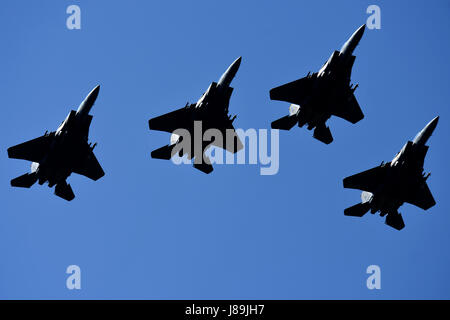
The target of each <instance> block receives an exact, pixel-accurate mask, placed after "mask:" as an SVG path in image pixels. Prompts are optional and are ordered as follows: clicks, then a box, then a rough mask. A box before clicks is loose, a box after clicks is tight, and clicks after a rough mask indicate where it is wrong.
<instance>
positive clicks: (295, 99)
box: [270, 25, 365, 144]
mask: <svg viewBox="0 0 450 320" xmlns="http://www.w3.org/2000/svg"><path fill="white" fill-rule="evenodd" d="M364 29H365V25H362V26H361V27H360V28H359V29H358V30H356V32H355V33H354V34H353V35H352V36H351V37H350V39H349V40H348V41H347V42H346V43H345V44H344V45H343V46H342V48H341V50H340V51H334V52H333V54H332V55H331V57H330V58H329V59H328V61H327V62H325V64H324V65H323V67H322V68H321V69H320V70H319V72H316V73H313V74H310V73H308V75H307V76H306V77H305V78H302V79H299V80H296V81H293V82H290V83H287V84H285V85H282V86H280V87H276V88H274V89H272V90H270V99H272V100H280V101H286V102H290V103H292V105H291V107H290V108H289V115H287V116H285V117H283V118H281V119H278V120H276V121H274V122H272V128H273V129H283V130H290V129H291V128H292V127H293V126H294V125H296V124H298V126H299V127H303V126H304V125H305V124H306V125H307V128H308V130H312V129H314V128H315V129H314V138H316V139H318V140H320V141H322V142H323V143H326V144H329V143H331V142H332V141H333V136H332V134H331V131H330V128H329V127H327V126H326V124H325V123H326V121H327V120H328V119H329V118H330V117H331V116H337V117H340V118H343V119H345V120H347V121H350V122H351V123H353V124H354V123H357V122H358V121H360V120H361V119H363V118H364V114H363V113H362V111H361V108H360V106H359V104H358V102H357V101H356V98H355V95H354V92H355V90H356V88H357V87H358V85H356V86H353V85H352V84H351V83H350V81H351V80H350V78H351V73H352V67H353V63H354V62H355V56H354V55H353V51H354V50H355V48H356V46H357V45H358V43H359V41H360V40H361V38H362V36H363V34H364Z"/></svg>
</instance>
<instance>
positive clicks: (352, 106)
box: [332, 93, 364, 124]
mask: <svg viewBox="0 0 450 320" xmlns="http://www.w3.org/2000/svg"><path fill="white" fill-rule="evenodd" d="M332 114H333V115H335V116H336V117H339V118H342V119H344V120H347V121H349V122H351V123H353V124H355V123H357V122H358V121H360V120H362V119H363V118H364V114H363V112H362V111H361V107H360V106H359V103H358V101H357V100H356V97H355V95H354V94H353V93H351V94H350V97H349V98H348V100H347V101H343V102H341V103H340V104H338V105H337V107H336V108H335V110H333V111H332Z"/></svg>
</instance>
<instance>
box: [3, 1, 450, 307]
mask: <svg viewBox="0 0 450 320" xmlns="http://www.w3.org/2000/svg"><path fill="white" fill-rule="evenodd" d="M71 4H78V5H79V6H80V7H81V11H82V29H81V30H73V31H70V30H68V29H67V28H66V18H67V16H68V15H67V14H66V8H67V7H68V6H69V5H71ZM370 4H378V5H379V6H380V7H381V14H382V17H381V18H382V21H381V23H382V29H381V30H366V33H365V35H364V37H363V39H362V40H361V43H360V45H359V47H358V48H357V50H356V52H355V53H356V55H357V59H356V62H355V66H354V70H353V82H354V83H359V84H360V87H359V88H358V89H357V91H356V96H357V99H358V101H359V103H360V105H361V107H362V109H363V111H364V113H365V116H366V117H365V118H364V120H362V121H361V122H359V123H358V124H356V125H351V124H350V123H348V122H346V121H344V120H342V119H338V118H332V119H331V120H330V121H329V124H330V126H331V128H332V131H333V135H334V138H335V141H334V142H333V143H332V144H331V145H329V146H326V145H324V144H322V143H320V142H318V141H317V140H315V139H313V138H312V137H311V133H310V132H307V131H306V130H305V129H296V128H294V129H293V130H291V131H290V132H280V148H281V149H280V170H279V173H278V174H277V175H275V176H260V175H259V167H258V166H256V165H247V166H245V165H241V166H225V165H222V166H216V167H215V171H214V172H213V173H212V174H211V175H204V174H203V173H201V172H199V171H197V170H194V169H193V168H192V167H190V166H175V165H173V164H172V163H171V162H167V161H162V160H152V159H150V151H151V150H153V149H155V148H157V147H160V146H162V145H163V144H165V143H167V141H168V139H169V135H168V134H166V133H160V132H150V131H149V130H148V125H147V121H148V119H149V118H150V117H154V116H157V115H160V114H163V113H165V112H167V111H169V110H172V109H174V108H179V107H182V106H184V105H185V103H186V102H187V101H190V102H194V101H196V100H197V99H198V97H199V96H200V95H201V94H202V93H203V91H204V90H206V88H207V87H208V85H209V84H210V82H211V81H217V80H218V78H219V77H220V75H221V74H222V72H223V71H224V70H225V69H226V67H228V65H229V64H230V63H231V62H232V61H233V60H234V59H235V58H236V57H238V56H242V57H243V60H242V64H241V68H240V70H239V72H238V74H237V77H236V78H235V80H234V81H233V86H234V88H235V90H234V93H233V96H232V98H231V104H230V112H231V113H233V114H237V115H238V117H237V119H236V121H235V124H236V126H237V127H240V128H244V129H247V128H257V129H259V128H268V127H270V122H271V121H273V120H274V119H277V118H279V117H281V116H283V115H285V114H286V112H287V109H288V107H289V104H287V103H282V102H276V101H270V99H269V90H270V89H271V88H272V87H274V86H278V85H281V84H283V83H286V82H288V81H292V80H295V79H298V78H300V77H303V76H305V75H306V74H307V72H308V71H317V70H318V68H320V67H321V65H322V64H323V62H324V61H325V60H326V59H327V58H328V57H329V56H330V54H331V53H332V51H333V50H337V49H339V48H340V47H341V46H342V44H343V43H344V42H345V41H346V40H347V38H348V37H349V36H350V35H351V34H352V33H353V31H354V30H355V29H356V28H357V27H359V26H360V25H361V24H363V23H364V22H365V21H366V19H367V17H368V15H367V14H366V8H367V7H368V6H369V5H370ZM449 13H450V4H449V2H448V1H414V2H411V1H395V2H394V1H339V3H338V2H336V1H256V0H255V1H221V2H219V1H209V0H208V1H206V0H205V1H199V0H195V1H143V0H141V1H86V0H85V1H75V0H73V1H61V0H52V1H50V0H46V1H44V0H42V1H12V0H10V1H2V4H1V9H0V35H1V39H2V43H3V45H2V46H1V52H0V57H1V62H0V75H1V76H0V97H1V110H2V116H1V117H0V123H1V125H0V137H1V140H0V143H1V149H3V156H2V157H0V181H1V183H0V194H1V201H0V254H1V258H0V298H64V299H79V298H88V299H94V298H107V299H109V298H126V299H129V298H137V299H142V298H148V299H163V298H174V299H200V298H207V299H218V298H224V299H227V298H231V299H239V298H248V299H303V298H342V299H348V298H364V299H365V298H368V299H379V298H386V299H391V298H425V299H428V298H447V299H448V298H450V289H449V288H450V275H449V272H448V271H449V268H450V251H449V250H448V245H449V244H450V232H449V230H450V205H449V202H448V195H449V187H450V186H449V177H450V169H449V165H448V163H449V155H450V153H449V151H448V150H449V145H448V138H449V137H450V126H449V119H450V112H449V111H448V110H449V101H450V90H449V87H448V85H449V83H450V81H449V80H450V70H449V69H450V64H449V63H448V57H449V50H450V45H449V36H450V19H449V18H450V15H449ZM96 84H100V85H101V92H100V95H99V97H98V100H97V103H96V105H95V107H94V108H93V110H92V113H93V115H94V121H93V123H92V126H91V135H90V138H91V141H94V142H98V147H97V148H96V150H95V151H96V155H97V157H98V159H99V161H100V162H101V164H102V166H103V168H104V170H105V172H106V176H105V177H104V178H102V179H101V180H99V181H97V182H93V181H90V180H88V179H86V178H84V177H81V176H76V175H73V176H71V177H70V178H69V181H70V183H71V184H72V186H73V188H74V191H75V193H76V196H77V198H76V199H75V200H74V201H73V202H71V203H67V202H66V201H64V200H62V199H59V198H57V197H55V196H54V195H53V190H50V189H49V188H47V187H45V186H44V187H40V186H38V185H36V186H34V187H33V188H32V189H31V190H22V189H13V188H12V187H10V185H9V180H10V179H11V178H14V177H16V176H18V175H21V174H23V173H25V172H27V171H28V170H29V163H28V162H25V161H19V160H11V159H8V158H7V154H6V149H7V148H8V147H9V146H12V145H15V144H18V143H20V142H23V141H26V140H29V139H32V138H35V137H37V136H39V135H42V134H43V133H44V132H45V131H46V130H54V129H56V127H57V126H58V125H59V123H60V122H61V121H62V120H63V119H64V118H65V116H66V115H67V114H68V112H69V110H70V109H74V108H76V107H77V106H78V105H79V103H80V102H81V101H82V99H83V98H84V97H85V95H86V94H87V93H88V92H89V91H90V90H91V89H92V88H93V87H94V86H95V85H96ZM436 115H440V116H441V119H440V122H439V125H438V127H437V129H436V131H435V134H434V135H433V137H432V138H431V139H430V145H431V149H430V151H429V153H428V157H427V159H426V162H425V169H426V171H431V172H432V175H431V177H430V179H429V180H428V181H429V186H430V189H431V191H432V193H433V195H434V197H435V199H436V201H437V205H436V206H435V207H433V208H431V209H430V210H429V211H428V212H424V211H422V210H421V209H418V208H416V207H413V206H411V205H405V206H403V207H402V208H401V212H402V213H403V216H404V219H405V223H406V228H405V229H404V230H403V231H401V232H397V231H396V230H394V229H392V228H389V227H387V226H386V225H384V219H382V218H380V217H379V216H372V215H370V214H369V215H367V216H366V217H364V218H363V219H356V218H350V217H345V216H344V215H343V210H344V209H345V208H346V207H348V206H350V205H353V204H355V203H356V202H358V201H359V197H360V195H359V192H358V191H356V190H346V189H343V187H342V179H343V178H344V177H346V176H348V175H351V174H354V173H357V172H359V171H362V170H365V169H369V168H371V167H373V166H376V165H378V164H379V163H380V162H381V161H383V160H385V161H388V160H390V159H392V157H393V156H394V155H395V153H396V152H398V151H399V150H400V148H401V147H402V146H403V144H404V143H405V142H406V141H407V140H408V139H412V138H413V137H414V136H415V134H416V133H417V132H418V131H419V130H420V129H422V128H423V126H424V125H425V124H426V123H427V122H428V121H429V120H431V119H432V118H433V117H435V116H436ZM446 197H447V198H446ZM71 264H76V265H79V266H80V267H81V270H82V289H81V290H80V291H76V290H74V291H69V290H67V289H66V287H65V281H66V276H67V275H66V274H65V270H66V268H67V266H69V265H71ZM371 264H376V265H379V266H380V267H381V272H382V275H381V277H382V278H381V285H382V289H381V290H378V291H377V290H373V291H371V290H368V289H367V288H366V278H367V276H368V275H367V274H366V273H365V271H366V268H367V267H368V266H369V265H371Z"/></svg>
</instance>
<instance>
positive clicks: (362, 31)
mask: <svg viewBox="0 0 450 320" xmlns="http://www.w3.org/2000/svg"><path fill="white" fill-rule="evenodd" d="M364 30H366V24H363V25H362V26H361V27H359V28H358V30H356V34H359V35H361V36H362V35H363V34H364Z"/></svg>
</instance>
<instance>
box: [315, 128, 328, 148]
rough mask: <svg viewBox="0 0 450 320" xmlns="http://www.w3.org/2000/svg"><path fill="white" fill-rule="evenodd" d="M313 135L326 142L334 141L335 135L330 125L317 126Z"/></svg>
mask: <svg viewBox="0 0 450 320" xmlns="http://www.w3.org/2000/svg"><path fill="white" fill-rule="evenodd" d="M313 137H314V138H316V139H317V140H319V141H322V142H323V143H325V144H330V143H331V142H333V135H332V134H331V131H330V128H329V127H325V126H323V127H316V129H314V135H313Z"/></svg>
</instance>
